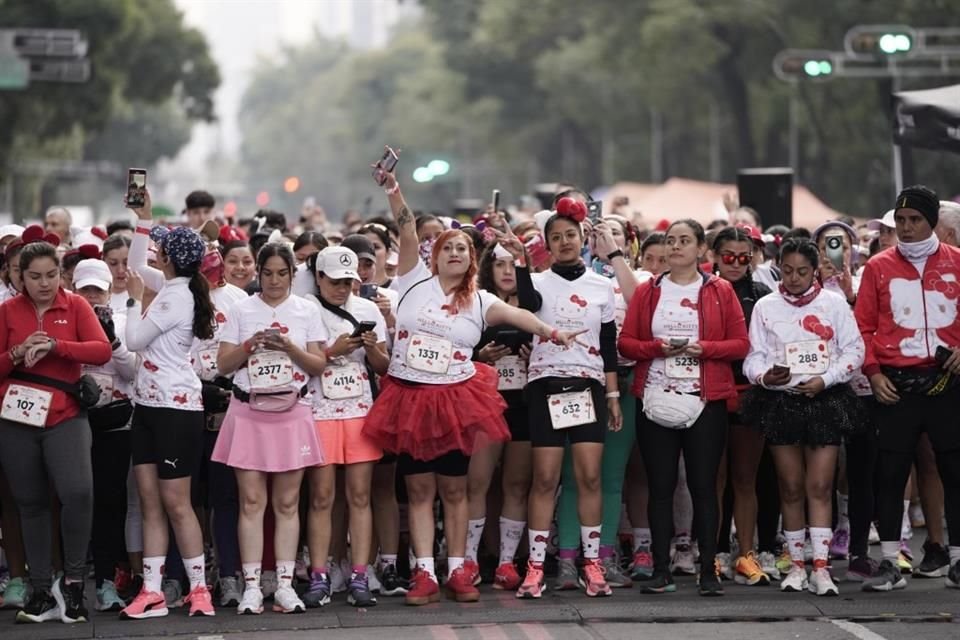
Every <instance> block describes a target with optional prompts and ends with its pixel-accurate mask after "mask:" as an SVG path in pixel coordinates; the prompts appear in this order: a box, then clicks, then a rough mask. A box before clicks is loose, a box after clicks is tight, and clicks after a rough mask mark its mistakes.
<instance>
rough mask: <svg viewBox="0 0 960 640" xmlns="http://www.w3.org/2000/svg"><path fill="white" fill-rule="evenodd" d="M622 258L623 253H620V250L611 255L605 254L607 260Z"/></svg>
mask: <svg viewBox="0 0 960 640" xmlns="http://www.w3.org/2000/svg"><path fill="white" fill-rule="evenodd" d="M622 257H623V251H621V250H620V249H617V250H616V251H614V252H613V253H608V254H607V260H613V259H614V258H622Z"/></svg>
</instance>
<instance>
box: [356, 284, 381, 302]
mask: <svg viewBox="0 0 960 640" xmlns="http://www.w3.org/2000/svg"><path fill="white" fill-rule="evenodd" d="M378 289H379V287H378V286H377V285H375V284H362V285H360V297H361V298H363V299H364V300H373V299H374V298H376V297H377V295H378V294H377V290H378Z"/></svg>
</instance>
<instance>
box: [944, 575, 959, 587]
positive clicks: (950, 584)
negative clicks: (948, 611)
mask: <svg viewBox="0 0 960 640" xmlns="http://www.w3.org/2000/svg"><path fill="white" fill-rule="evenodd" d="M944 585H945V586H946V587H947V589H960V582H954V581H953V580H951V579H950V578H947V579H946V580H944Z"/></svg>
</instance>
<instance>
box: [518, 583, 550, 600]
mask: <svg viewBox="0 0 960 640" xmlns="http://www.w3.org/2000/svg"><path fill="white" fill-rule="evenodd" d="M546 590H547V588H546V587H545V586H541V587H540V590H539V591H517V600H539V599H540V598H542V597H543V592H544V591H546Z"/></svg>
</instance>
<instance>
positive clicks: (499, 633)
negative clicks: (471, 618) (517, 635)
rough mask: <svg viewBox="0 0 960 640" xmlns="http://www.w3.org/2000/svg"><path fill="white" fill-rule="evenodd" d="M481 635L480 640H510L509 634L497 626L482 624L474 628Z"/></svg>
mask: <svg viewBox="0 0 960 640" xmlns="http://www.w3.org/2000/svg"><path fill="white" fill-rule="evenodd" d="M474 628H475V629H476V630H477V631H478V632H479V633H480V640H508V638H507V634H506V633H504V631H503V629H502V628H501V627H500V626H499V625H496V624H489V625H487V624H482V625H477V626H476V627H474Z"/></svg>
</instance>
